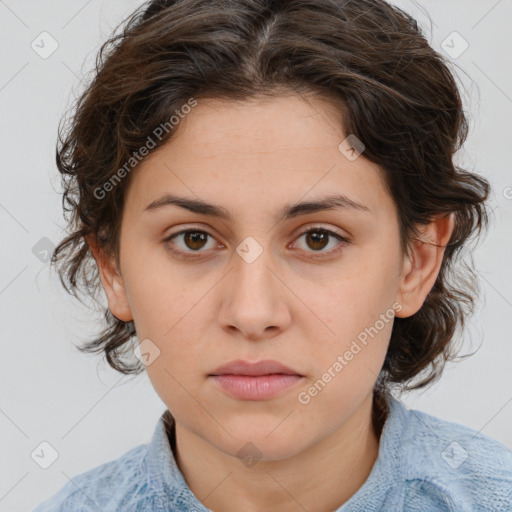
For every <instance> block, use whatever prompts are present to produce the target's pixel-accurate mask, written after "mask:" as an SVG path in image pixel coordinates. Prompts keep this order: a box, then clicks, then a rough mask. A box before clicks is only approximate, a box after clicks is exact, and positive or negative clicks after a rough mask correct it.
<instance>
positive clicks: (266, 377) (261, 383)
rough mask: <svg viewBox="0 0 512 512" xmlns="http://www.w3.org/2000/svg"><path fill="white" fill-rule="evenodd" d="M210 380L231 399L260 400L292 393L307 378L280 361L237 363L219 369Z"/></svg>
mask: <svg viewBox="0 0 512 512" xmlns="http://www.w3.org/2000/svg"><path fill="white" fill-rule="evenodd" d="M209 378H210V379H211V381H212V382H213V383H214V384H215V385H216V386H217V387H218V389H220V390H222V391H223V392H224V393H226V394H227V395H229V396H230V397H231V398H235V399H237V400H252V401H261V400H270V399H272V398H275V397H278V396H279V395H281V394H283V393H285V392H286V391H291V390H292V389H293V388H294V387H296V386H297V385H298V384H299V383H301V382H302V381H303V380H304V375H301V374H300V373H299V372H297V371H296V370H294V369H292V368H289V367H288V366H285V365H283V364H281V363H279V362H278V361H272V360H265V361H259V362H257V363H249V362H247V361H242V360H238V361H231V362H230V363H227V364H225V365H222V366H220V367H219V368H217V369H216V370H215V371H214V372H213V373H211V374H210V375H209Z"/></svg>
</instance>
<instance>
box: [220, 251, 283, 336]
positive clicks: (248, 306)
mask: <svg viewBox="0 0 512 512" xmlns="http://www.w3.org/2000/svg"><path fill="white" fill-rule="evenodd" d="M241 254H242V256H240V255H239V254H238V253H237V254H236V255H235V256H234V258H233V260H234V261H233V267H232V268H231V270H230V272H229V275H228V276H226V279H224V280H223V283H222V285H221V288H220V290H219V293H220V294H221V307H220V310H219V318H218V321H219V324H220V327H221V328H222V329H223V330H225V331H227V332H228V334H230V335H231V336H233V335H236V334H238V335H239V336H240V337H241V338H245V339H247V340H251V341H258V340H264V339H269V338H272V337H274V336H278V335H279V334H280V333H282V332H283V331H284V330H286V328H287V327H288V326H289V325H290V323H291V312H290V307H289V303H288V301H289V299H290V291H289V290H288V288H287V287H286V285H285V284H284V283H283V280H282V278H281V277H280V276H279V275H278V273H279V269H278V268H277V267H278V266H277V265H275V263H274V259H273V258H272V255H271V254H270V250H269V249H265V250H263V252H262V253H261V254H260V255H259V256H257V257H256V258H255V259H254V260H252V259H251V258H244V257H243V253H241Z"/></svg>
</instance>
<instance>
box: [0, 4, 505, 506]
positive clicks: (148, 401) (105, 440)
mask: <svg viewBox="0 0 512 512" xmlns="http://www.w3.org/2000/svg"><path fill="white" fill-rule="evenodd" d="M395 3H397V4H398V5H400V6H402V7H403V8H404V9H405V10H407V11H408V12H411V13H412V14H414V15H415V16H416V17H417V18H418V20H419V21H420V23H421V25H422V26H424V27H425V30H426V33H427V35H428V37H429V41H430V42H431V44H432V46H433V47H434V48H435V49H437V50H439V51H441V52H442V53H443V51H444V50H443V49H442V48H443V46H442V45H443V41H445V43H444V48H448V49H449V51H450V52H451V53H452V61H453V63H454V65H456V66H457V67H454V70H455V71H457V72H458V73H459V75H460V79H461V81H462V83H463V85H464V90H463V92H464V98H465V102H466V110H467V112H468V116H469V118H470V122H471V134H470V137H469V139H468V142H467V144H466V147H465V149H464V150H463V151H461V152H460V154H459V155H458V158H459V161H460V163H461V164H462V165H466V166H468V167H469V168H472V169H475V170H477V171H478V172H480V173H481V174H483V175H484V176H485V177H486V178H487V179H489V180H490V182H491V184H492V186H493V189H494V191H493V192H494V193H493V197H492V199H491V204H492V207H493V209H494V217H495V218H494V221H493V225H492V227H491V229H490V231H489V234H488V236H487V237H486V238H485V239H484V241H483V243H482V244H481V245H480V246H479V248H478V249H477V250H476V251H474V253H473V255H474V259H475V263H476V265H477V268H478V270H479V274H480V276H481V279H482V285H483V290H482V299H481V300H480V302H479V305H478V309H477V313H476V315H475V316H474V317H473V318H472V321H471V323H470V325H469V326H468V329H467V330H466V332H465V333H464V342H465V348H466V351H469V350H471V349H473V350H476V349H478V347H480V348H479V350H478V352H477V353H476V354H475V355H474V356H473V357H471V358H469V359H467V360H465V361H463V362H460V363H458V364H454V365H450V366H448V367H447V370H446V372H445V374H444V376H443V378H442V379H441V380H440V381H439V383H437V384H436V385H435V386H434V387H432V388H430V389H429V390H427V391H425V392H422V393H418V392H416V393H413V394H409V395H406V396H404V397H403V401H404V402H405V404H406V405H407V406H408V407H409V408H417V409H421V410H423V411H426V412H428V413H431V414H434V415H436V416H440V417H442V418H445V419H447V420H451V421H455V422H458V423H462V424H465V425H467V426H469V427H472V428H474V429H475V430H477V431H480V432H482V433H484V434H486V435H488V436H491V437H494V438H495V439H498V440H499V441H501V442H503V443H504V444H506V445H507V446H508V447H509V448H510V447H512V428H511V426H512V372H511V371H510V366H511V361H512V340H511V336H510V318H511V316H512V286H511V284H512V273H511V270H510V262H511V261H512V222H511V221H512V173H511V171H510V160H511V152H510V147H511V142H512V140H511V129H510V119H511V117H512V98H511V97H512V73H511V67H510V51H511V50H512V44H511V43H512V39H511V37H512V36H511V31H510V27H509V24H508V22H509V20H510V19H512V1H511V0H500V1H496V0H485V1H484V0H478V1H476V0H474V1H467V0H451V1H450V2H446V1H445V0H435V1H429V2H426V3H425V4H424V5H425V8H426V10H427V11H428V12H429V13H430V16H431V18H432V20H433V25H432V32H431V31H430V23H429V22H428V19H427V18H426V16H425V13H424V12H422V10H421V9H420V8H419V6H418V4H417V3H415V2H413V1H411V0H403V1H401V2H395ZM138 5H140V2H139V1H133V0H130V1H128V0H123V1H122V0H109V1H106V0H89V1H75V0H74V1H69V0H67V1H65V0H53V1H49V0H47V1H39V2H35V1H26V0H0V40H1V45H2V46H1V47H2V53H1V68H0V108H1V120H2V121H1V123H0V130H1V133H0V141H1V149H2V151H1V155H2V160H1V164H2V172H1V173H0V180H1V184H0V229H1V234H2V249H1V265H0V311H1V325H2V357H1V358H0V389H1V394H0V434H1V435H0V442H1V453H0V461H1V462H0V511H9V512H17V511H25V510H27V509H30V508H32V507H34V506H35V505H36V504H38V503H40V502H41V501H42V500H44V499H47V498H48V497H50V496H51V495H53V494H54V493H55V492H56V491H57V490H59V489H60V488H61V487H62V486H63V485H64V484H65V483H66V482H68V480H69V479H70V478H72V477H73V476H75V475H76V474H78V473H80V472H83V471H86V470H88V469H90V468H93V467H95V466H97V465H99V464H101V463H103V462H106V461H108V460H111V459H114V458H117V457H119V456H121V455H122V454H124V453H125V452H126V451H128V450H129V449H131V448H133V447H135V446H136V445H138V444H141V443H145V442H148V441H149V439H150V436H151V434H152V432H153V429H154V426H155V424H156V421H157V419H158V417H159V415H160V414H161V413H162V412H163V410H164V409H165V405H164V404H163V403H162V402H161V401H160V399H159V398H158V396H157V395H156V393H155V392H154V390H153V388H152V387H151V384H150V383H149V381H148V379H147V376H146V374H143V375H141V376H139V377H137V378H135V379H134V378H133V377H123V376H122V375H121V374H117V373H115V372H114V371H113V370H111V369H109V367H108V366H107V365H106V364H105V363H102V362H101V361H100V362H99V363H98V360H97V359H95V358H94V356H86V355H83V354H81V353H80V352H79V351H78V350H77V349H75V348H74V346H73V344H77V343H79V342H80V339H81V337H83V336H87V334H89V333H91V332H93V330H94V328H95V322H96V321H97V320H96V318H97V317H95V318H93V314H92V313H91V312H90V311H88V310H87V309H85V308H83V307H82V306H81V305H80V304H79V303H77V302H76V301H74V299H72V298H70V297H69V296H68V295H67V294H66V293H65V292H64V291H63V290H62V289H61V287H60V284H59V282H58V280H57V278H56V276H55V275H53V273H51V272H50V270H49V265H48V263H47V262H45V253H44V251H45V248H46V249H48V248H50V250H51V248H52V247H51V244H52V243H53V244H57V242H58V241H59V240H60V239H61V238H62V236H63V232H62V228H63V227H64V221H63V219H62V214H61V197H60V196H59V194H58V191H59V189H60V187H59V179H60V178H59V175H58V173H57V170H56V168H55V164H54V153H55V141H56V130H57V125H58V122H59V119H60V118H61V116H62V115H63V114H64V112H65V110H66V108H67V107H69V106H71V103H70V101H71V99H72V94H73V93H76V92H79V91H80V90H81V88H80V81H79V78H80V76H82V72H87V71H89V70H90V69H91V63H92V61H93V59H94V58H95V55H96V52H97V50H98V49H99V46H100V44H101V42H102V41H104V40H105V39H106V37H107V36H108V35H109V34H110V32H111V30H112V29H113V28H114V27H115V26H116V25H117V23H118V22H120V21H121V20H122V19H123V18H124V17H125V16H126V15H127V14H129V13H130V12H131V11H132V10H133V9H134V8H135V7H136V6H138ZM44 31H46V32H48V33H49V34H51V37H52V38H53V39H54V40H55V41H56V42H57V44H58V48H57V50H56V51H55V52H54V53H53V54H52V55H50V56H48V57H47V58H42V57H41V56H40V54H38V53H36V51H35V50H34V49H33V48H32V47H31V44H32V42H33V41H35V43H34V45H39V46H38V47H37V48H38V51H39V52H40V53H41V52H43V51H49V50H50V49H51V42H52V41H51V40H50V39H49V38H48V36H40V34H41V33H42V32H44ZM454 31H456V32H458V33H459V34H460V36H461V37H462V38H463V39H461V37H459V36H458V35H453V34H452V33H453V32H454ZM42 38H46V39H44V40H43V42H41V39H42ZM447 38H448V39H447ZM464 40H465V41H467V43H468V44H469V47H468V48H467V50H466V51H465V52H464V53H462V54H461V55H458V53H460V52H461V51H462V50H463V49H464V46H462V45H464ZM43 43H44V46H43ZM447 45H448V46H447ZM450 47H451V48H450ZM461 70H463V71H464V72H465V73H466V74H467V76H466V75H465V74H464V73H463V72H462V71H461ZM47 239H48V240H47ZM34 247H35V249H34ZM43 441H47V442H49V443H50V444H51V445H52V446H53V447H54V448H55V449H56V451H57V452H58V458H57V460H56V461H55V462H54V463H53V464H52V465H51V466H50V467H49V468H48V469H42V468H41V467H40V466H39V465H38V464H36V462H35V461H34V460H33V459H32V458H31V453H32V452H33V451H34V450H35V449H36V448H38V447H39V445H40V443H41V442H43ZM39 450H40V448H39ZM43 451H44V450H43ZM45 453H46V454H47V453H48V451H46V452H45ZM45 456H47V455H45ZM469 456H471V454H469Z"/></svg>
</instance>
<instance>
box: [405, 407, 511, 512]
mask: <svg viewBox="0 0 512 512" xmlns="http://www.w3.org/2000/svg"><path fill="white" fill-rule="evenodd" d="M401 407H402V414H403V420H404V421H403V423H404V428H403V432H402V449H401V450H400V453H401V457H402V459H403V460H402V461H401V462H402V464H403V469H404V478H405V482H406V485H405V496H404V500H405V503H404V504H405V505H406V507H405V508H406V509H407V510H409V509H410V510H415V508H414V505H413V504H414V503H415V502H416V501H418V500H419V499H420V497H421V496H422V497H423V498H424V497H426V496H429V497H430V498H429V499H431V501H432V505H433V506H436V507H438V508H436V510H453V511H455V510H457V511H460V512H465V511H480V510H482V511H484V510H494V511H511V510H512V451H511V450H509V449H508V448H507V447H506V446H505V445H504V444H502V443H500V442H499V441H497V440H495V439H492V438H490V437H488V436H486V435H484V434H482V433H481V432H477V431H476V430H473V429H471V428H469V427H466V426H464V425H460V424H458V423H454V422H451V421H447V420H443V419H440V418H437V417H435V416H432V415H430V414H427V413H424V412H421V411H417V410H408V409H407V408H405V406H403V405H401ZM418 503H419V501H418ZM423 503H424V502H423Z"/></svg>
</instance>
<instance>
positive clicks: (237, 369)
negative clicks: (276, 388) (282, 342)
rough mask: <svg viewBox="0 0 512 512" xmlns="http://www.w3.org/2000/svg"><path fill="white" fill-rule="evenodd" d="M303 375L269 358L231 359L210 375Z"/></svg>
mask: <svg viewBox="0 0 512 512" xmlns="http://www.w3.org/2000/svg"><path fill="white" fill-rule="evenodd" d="M276 373H277V374H282V375H299V376H301V377H302V375H301V374H300V373H299V372H298V371H296V370H294V369H292V368H289V367H287V366H285V365H283V364H281V363H279V362H278V361H273V360H271V359H267V360H265V361H258V362H257V363H250V362H247V361H243V360H241V359H239V360H237V361H231V362H229V363H227V364H224V365H222V366H219V367H218V368H217V369H216V370H214V371H213V372H212V373H211V374H210V375H212V376H215V375H248V376H261V375H272V374H276Z"/></svg>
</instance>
